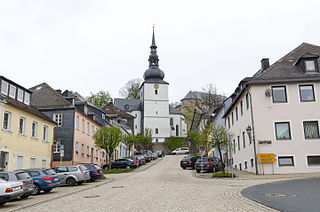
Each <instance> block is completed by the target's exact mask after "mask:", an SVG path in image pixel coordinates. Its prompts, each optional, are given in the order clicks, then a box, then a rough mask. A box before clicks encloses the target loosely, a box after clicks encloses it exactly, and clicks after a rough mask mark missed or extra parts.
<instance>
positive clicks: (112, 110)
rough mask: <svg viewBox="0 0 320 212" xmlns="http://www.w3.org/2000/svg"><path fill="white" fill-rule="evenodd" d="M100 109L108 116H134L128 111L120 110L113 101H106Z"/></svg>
mask: <svg viewBox="0 0 320 212" xmlns="http://www.w3.org/2000/svg"><path fill="white" fill-rule="evenodd" d="M101 110H102V111H103V112H104V113H106V114H107V115H108V116H109V117H111V118H112V117H119V116H120V117H121V118H134V116H132V115H130V114H129V113H127V112H125V111H122V110H120V109H119V108H117V107H116V106H114V105H113V103H111V102H110V103H108V104H106V105H105V106H103V107H102V108H101Z"/></svg>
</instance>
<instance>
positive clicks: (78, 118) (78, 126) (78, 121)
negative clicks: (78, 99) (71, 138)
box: [76, 115, 80, 130]
mask: <svg viewBox="0 0 320 212" xmlns="http://www.w3.org/2000/svg"><path fill="white" fill-rule="evenodd" d="M76 127H77V130H79V129H80V117H79V115H77V120H76Z"/></svg>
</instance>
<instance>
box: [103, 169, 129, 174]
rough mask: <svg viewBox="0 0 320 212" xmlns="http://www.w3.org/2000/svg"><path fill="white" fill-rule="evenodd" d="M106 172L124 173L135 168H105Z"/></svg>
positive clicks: (104, 171)
mask: <svg viewBox="0 0 320 212" xmlns="http://www.w3.org/2000/svg"><path fill="white" fill-rule="evenodd" d="M102 171H103V173H104V174H117V173H124V172H131V171H133V169H131V168H130V169H103V170H102Z"/></svg>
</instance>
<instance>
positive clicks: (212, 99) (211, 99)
mask: <svg viewBox="0 0 320 212" xmlns="http://www.w3.org/2000/svg"><path fill="white" fill-rule="evenodd" d="M202 90H203V91H204V93H203V94H202V96H201V97H202V100H201V105H202V108H204V109H205V110H207V111H208V110H210V109H212V108H217V107H219V106H221V104H222V103H223V100H224V99H225V98H226V97H225V96H221V95H219V94H218V90H217V87H216V86H215V85H214V84H212V83H210V84H207V85H206V87H205V88H202Z"/></svg>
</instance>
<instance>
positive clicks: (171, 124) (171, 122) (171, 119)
mask: <svg viewBox="0 0 320 212" xmlns="http://www.w3.org/2000/svg"><path fill="white" fill-rule="evenodd" d="M170 126H173V118H170Z"/></svg>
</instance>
